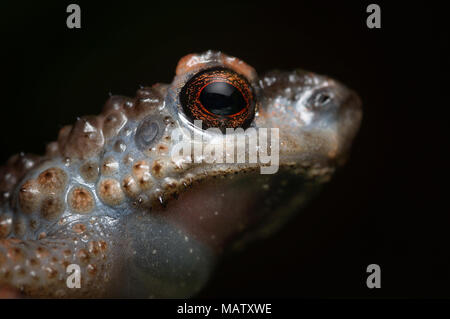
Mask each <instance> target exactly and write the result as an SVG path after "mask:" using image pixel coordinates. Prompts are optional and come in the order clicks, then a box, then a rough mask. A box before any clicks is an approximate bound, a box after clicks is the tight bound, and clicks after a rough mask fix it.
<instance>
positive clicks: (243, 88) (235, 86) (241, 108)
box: [179, 67, 256, 132]
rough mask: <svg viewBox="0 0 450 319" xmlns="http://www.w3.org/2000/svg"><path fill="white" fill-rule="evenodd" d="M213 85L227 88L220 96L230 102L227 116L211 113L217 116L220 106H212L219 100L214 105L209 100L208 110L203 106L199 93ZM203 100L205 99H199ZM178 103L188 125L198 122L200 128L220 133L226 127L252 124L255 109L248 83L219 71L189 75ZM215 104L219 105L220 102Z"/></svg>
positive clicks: (222, 70)
mask: <svg viewBox="0 0 450 319" xmlns="http://www.w3.org/2000/svg"><path fill="white" fill-rule="evenodd" d="M214 83H225V84H226V85H229V86H230V87H228V89H229V92H228V95H227V94H223V95H224V98H225V99H227V98H228V99H229V101H231V102H232V103H231V104H229V105H228V108H229V109H230V110H232V113H231V114H217V113H214V112H213V110H214V109H217V110H219V112H220V106H217V105H214V102H216V103H217V102H218V100H220V98H219V99H218V100H216V101H214V99H213V101H212V105H210V106H208V105H203V103H202V93H203V92H205V91H204V90H205V89H206V90H207V88H208V87H209V88H210V89H211V87H210V85H211V84H214ZM230 90H236V91H234V92H232V91H230ZM213 94H214V93H213ZM219 94H220V93H219ZM236 94H239V96H236ZM203 98H208V97H207V96H203ZM179 100H180V106H181V109H182V111H183V112H184V114H185V115H186V116H187V117H188V119H189V120H190V121H192V122H193V121H194V120H202V122H203V123H202V124H203V126H204V128H209V127H217V128H219V129H221V130H222V132H225V129H226V128H228V127H230V128H236V127H243V128H246V127H248V126H249V125H250V123H251V121H253V117H254V113H255V105H256V103H255V99H254V94H253V88H252V86H251V85H250V83H249V82H248V80H247V79H246V78H245V77H244V76H243V75H241V74H239V73H237V72H235V71H233V70H231V69H227V68H223V67H216V68H210V69H206V70H202V71H200V72H198V73H197V74H195V75H193V76H192V77H191V78H190V79H189V80H188V81H187V82H186V84H185V85H184V86H183V87H182V89H181V91H180V94H179ZM239 100H241V101H239ZM203 101H204V100H203ZM222 103H226V101H225V102H224V101H222ZM236 103H237V104H236ZM218 104H219V105H220V102H219V103H218ZM222 111H223V110H222ZM223 112H226V111H223Z"/></svg>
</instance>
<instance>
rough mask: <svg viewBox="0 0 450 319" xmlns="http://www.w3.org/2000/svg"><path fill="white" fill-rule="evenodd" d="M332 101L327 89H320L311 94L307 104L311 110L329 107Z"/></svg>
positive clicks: (330, 93)
mask: <svg viewBox="0 0 450 319" xmlns="http://www.w3.org/2000/svg"><path fill="white" fill-rule="evenodd" d="M332 99H333V95H332V92H330V90H329V89H328V88H320V89H318V90H316V91H315V92H313V93H312V94H311V96H310V97H309V98H308V101H307V104H308V106H309V107H311V108H323V107H326V106H327V105H329V104H330V103H331V101H332Z"/></svg>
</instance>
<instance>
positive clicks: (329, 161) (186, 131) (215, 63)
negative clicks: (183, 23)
mask: <svg viewBox="0 0 450 319" xmlns="http://www.w3.org/2000/svg"><path fill="white" fill-rule="evenodd" d="M361 115H362V113H361V109H360V100H359V98H358V96H357V95H356V94H355V93H354V92H352V91H351V90H349V89H348V88H346V87H345V86H344V85H342V84H340V83H339V82H337V81H335V80H333V79H331V78H329V77H326V76H321V75H317V74H314V73H311V72H306V71H302V70H295V71H291V72H284V71H283V72H282V71H273V72H269V73H267V74H265V75H264V76H262V77H258V75H257V73H256V72H255V70H254V69H253V68H252V67H251V66H249V65H247V64H246V63H244V62H243V61H241V60H239V59H237V58H234V57H230V56H227V55H225V54H223V53H221V52H214V51H208V52H205V53H202V54H190V55H187V56H185V57H183V58H182V59H181V60H180V61H179V63H178V66H177V68H176V75H175V77H174V80H173V82H172V83H171V84H169V85H167V84H155V85H153V86H151V87H143V88H141V89H139V90H138V91H137V93H136V96H135V97H133V98H128V97H123V96H111V97H110V98H109V100H108V101H107V102H106V104H105V106H104V108H103V111H102V112H101V114H100V115H97V116H85V117H81V118H79V119H77V121H76V122H75V123H74V124H73V125H69V126H65V127H63V128H62V129H61V131H60V132H59V136H58V139H57V141H55V142H52V143H50V144H49V145H48V146H47V151H46V153H45V155H43V156H34V155H26V154H19V155H15V156H13V157H11V158H10V159H9V161H8V162H7V163H6V164H5V165H4V166H3V167H1V170H0V194H1V198H0V200H1V202H0V287H2V289H3V291H5V289H9V290H8V291H13V292H14V293H17V294H20V295H21V296H29V297H63V298H64V297H155V298H165V297H189V296H194V295H195V294H196V293H197V292H198V291H199V290H200V289H201V288H202V287H203V286H204V284H205V283H206V282H207V280H208V278H209V277H210V276H211V274H212V270H213V269H214V266H215V264H216V262H217V260H218V258H219V257H220V256H221V255H222V254H223V253H225V252H227V251H230V250H233V248H239V247H243V246H245V244H246V243H248V242H250V241H252V240H254V239H258V238H262V237H265V236H267V235H269V234H271V233H273V232H274V231H276V230H277V229H278V228H279V227H280V226H281V225H282V224H283V223H285V222H286V221H287V220H288V219H289V218H290V217H291V216H293V215H294V213H296V212H299V211H300V209H301V207H302V206H303V205H304V204H305V202H307V200H308V199H309V198H310V197H311V196H312V195H313V194H315V193H316V191H317V190H318V189H319V188H320V186H321V185H322V184H323V183H325V182H326V181H328V180H329V179H330V177H331V175H332V174H333V172H334V171H335V169H336V168H337V167H338V166H339V165H341V164H342V163H343V162H344V161H345V159H346V156H347V155H348V152H349V149H350V145H351V142H352V139H353V138H354V136H355V134H356V132H357V130H358V127H359V124H360V120H361Z"/></svg>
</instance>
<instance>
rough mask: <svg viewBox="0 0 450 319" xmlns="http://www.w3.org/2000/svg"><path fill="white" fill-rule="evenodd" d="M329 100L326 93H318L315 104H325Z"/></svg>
mask: <svg viewBox="0 0 450 319" xmlns="http://www.w3.org/2000/svg"><path fill="white" fill-rule="evenodd" d="M330 99H331V98H330V96H329V95H328V94H326V93H320V94H318V96H317V98H316V100H317V104H320V105H323V104H326V103H327V102H328V101H329V100H330Z"/></svg>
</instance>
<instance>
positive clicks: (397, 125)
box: [0, 1, 450, 298]
mask: <svg viewBox="0 0 450 319" xmlns="http://www.w3.org/2000/svg"><path fill="white" fill-rule="evenodd" d="M68 3H69V2H67V3H64V2H63V1H58V2H55V3H53V4H52V3H51V2H48V3H47V2H45V3H44V2H42V1H39V2H38V1H29V2H27V1H20V3H16V1H2V2H1V5H0V7H1V13H2V19H1V22H0V23H1V30H0V32H1V53H0V54H1V64H2V68H1V70H2V72H1V75H2V78H3V81H2V86H1V105H0V107H1V113H0V114H1V115H0V116H1V125H0V152H1V153H0V155H1V158H0V160H1V162H4V161H6V160H7V158H8V157H9V156H10V155H12V154H13V153H17V152H20V151H26V152H32V153H42V152H43V151H44V145H45V143H46V142H49V141H52V140H54V139H55V138H56V136H57V132H58V129H59V128H60V127H62V126H63V125H65V124H69V123H71V122H73V121H74V120H75V118H76V117H77V116H80V115H84V114H97V113H98V112H100V110H101V108H102V106H103V103H104V102H105V100H106V99H107V97H108V93H109V92H112V93H113V94H123V95H133V94H134V92H135V91H136V89H137V88H138V86H139V85H151V84H153V83H155V82H170V81H171V79H172V77H173V74H174V70H175V66H176V63H177V61H178V59H179V58H180V57H182V56H183V55H185V54H187V53H190V52H201V51H204V50H207V49H216V50H222V51H224V52H226V53H228V54H230V55H234V56H237V57H240V58H242V59H243V60H244V61H246V62H248V63H249V64H250V65H252V66H254V67H255V68H256V70H257V71H258V72H259V73H260V74H262V73H264V72H265V71H268V70H270V69H274V68H280V69H292V68H297V67H301V68H304V69H307V70H311V71H314V72H317V73H323V74H327V75H330V76H333V77H336V78H337V79H339V80H341V81H342V82H344V83H345V84H347V85H348V86H350V87H352V88H353V89H355V90H356V91H357V92H358V93H359V94H360V96H361V98H362V100H363V103H364V105H363V107H364V119H363V124H362V128H361V131H360V134H359V135H358V137H357V139H356V141H355V144H354V148H353V151H352V156H351V158H350V161H349V162H348V164H347V165H346V166H345V167H344V168H343V169H342V170H341V171H340V172H339V173H338V174H337V175H336V176H335V178H334V179H333V181H332V182H331V183H330V184H328V185H327V186H326V187H325V189H324V191H323V193H322V194H321V195H320V196H319V197H318V198H317V199H315V200H314V201H313V202H312V203H311V204H310V205H309V206H308V208H307V209H305V210H303V211H302V212H301V213H299V214H298V216H297V217H296V218H295V219H294V220H293V221H292V222H291V223H289V225H287V226H286V227H285V228H283V229H282V231H281V232H279V233H278V234H277V235H275V236H274V237H272V238H270V239H268V240H265V241H262V242H258V243H256V244H255V245H253V247H250V248H249V249H247V250H246V251H245V252H243V253H240V254H237V255H232V256H230V257H228V258H226V259H225V260H224V261H223V263H222V264H221V265H220V266H219V269H218V270H217V272H216V276H215V277H214V278H213V279H212V280H211V282H210V284H209V285H208V287H207V288H206V289H205V290H204V291H203V292H202V293H201V297H313V298H315V297H321V298H335V297H354V298H355V297H356V298H358V297H388V298H391V297H400V298H410V297H413V298H418V297H419V298H448V297H450V286H449V285H450V263H449V261H450V258H449V254H450V249H449V244H450V241H449V227H450V223H449V218H448V213H449V209H448V201H447V202H445V200H444V199H446V198H445V197H444V195H446V194H447V190H448V187H446V186H445V183H446V181H447V179H446V177H445V176H446V175H447V171H448V161H447V160H446V158H445V156H446V152H447V149H448V139H447V137H446V136H445V135H446V134H447V128H448V121H447V119H446V115H445V112H446V109H447V108H448V106H449V105H448V104H449V102H448V98H445V96H444V92H445V90H444V86H443V84H441V83H442V82H441V81H440V77H439V76H440V75H441V73H443V66H442V64H443V58H444V54H443V48H444V45H446V44H448V34H446V32H445V31H444V29H443V28H441V27H443V20H441V19H440V17H439V16H438V14H437V13H438V12H439V11H443V9H441V8H438V7H433V6H435V5H434V4H432V3H431V2H425V3H419V4H415V3H412V2H403V3H399V2H397V5H396V6H394V5H393V4H392V3H391V4H389V3H385V2H381V1H375V3H378V4H380V6H381V13H382V28H381V29H372V30H370V29H368V28H367V27H366V24H365V21H366V17H367V15H368V14H367V13H366V12H365V11H366V7H367V5H368V4H369V3H371V2H366V1H354V2H350V1H346V2H344V1H342V2H340V1H339V2H338V1H326V2H324V1H295V2H292V3H290V2H280V1H272V2H270V3H263V2H244V3H239V2H231V1H209V2H204V3H202V2H197V1H184V2H172V1H165V2H163V3H160V4H156V3H153V2H151V1H145V2H144V1H136V2H133V1H124V2H123V3H121V4H119V3H117V4H111V3H108V2H97V1H96V2H95V4H94V1H90V2H88V1H75V3H78V4H80V6H81V16H82V18H81V23H82V28H81V30H76V29H73V30H69V29H67V28H66V17H67V15H68V14H67V13H66V6H67V4H68ZM443 77H444V76H442V78H443ZM441 95H442V96H441ZM447 197H448V196H447ZM371 263H376V264H379V265H380V266H381V270H382V278H381V285H382V288H381V289H375V290H370V289H368V288H367V287H366V277H367V274H366V267H367V265H369V264H371Z"/></svg>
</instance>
